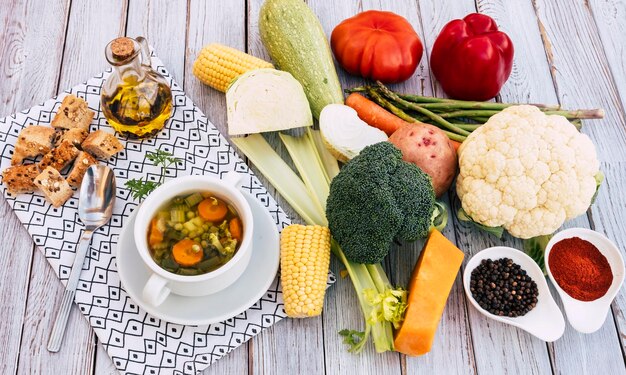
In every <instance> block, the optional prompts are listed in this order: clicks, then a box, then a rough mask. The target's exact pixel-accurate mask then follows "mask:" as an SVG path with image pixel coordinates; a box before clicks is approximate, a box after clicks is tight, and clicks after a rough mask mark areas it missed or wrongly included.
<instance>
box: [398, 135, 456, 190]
mask: <svg viewBox="0 0 626 375" xmlns="http://www.w3.org/2000/svg"><path fill="white" fill-rule="evenodd" d="M389 142H391V143H393V144H394V145H395V146H396V147H397V148H399V149H400V151H402V159H404V160H405V161H407V162H409V163H413V164H415V165H417V166H418V167H420V168H421V169H422V171H424V172H425V173H427V174H428V175H429V176H430V177H431V178H432V180H433V188H434V189H435V195H436V196H437V197H440V196H442V195H443V194H444V193H445V192H446V191H447V190H448V188H449V187H450V184H452V180H454V176H455V175H456V169H457V156H456V151H455V150H454V147H453V146H452V143H451V142H450V140H449V139H448V136H446V134H445V133H444V132H443V131H441V130H440V129H439V128H437V127H435V126H433V125H429V124H423V123H411V124H407V125H405V126H403V127H401V128H400V129H398V130H396V131H395V132H394V133H393V134H392V135H391V137H389Z"/></svg>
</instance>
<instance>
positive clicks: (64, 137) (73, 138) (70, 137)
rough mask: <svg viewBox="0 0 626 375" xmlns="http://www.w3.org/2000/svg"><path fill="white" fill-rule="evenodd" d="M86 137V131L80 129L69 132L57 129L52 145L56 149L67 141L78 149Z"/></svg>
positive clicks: (87, 133)
mask: <svg viewBox="0 0 626 375" xmlns="http://www.w3.org/2000/svg"><path fill="white" fill-rule="evenodd" d="M88 135H89V132H88V131H85V130H83V129H80V128H75V129H69V130H63V129H57V134H56V139H55V142H54V145H55V146H57V147H58V146H59V145H60V144H61V143H62V142H63V141H68V142H71V143H72V144H73V145H74V146H76V147H78V146H80V144H81V143H83V141H84V140H85V138H87V136H88Z"/></svg>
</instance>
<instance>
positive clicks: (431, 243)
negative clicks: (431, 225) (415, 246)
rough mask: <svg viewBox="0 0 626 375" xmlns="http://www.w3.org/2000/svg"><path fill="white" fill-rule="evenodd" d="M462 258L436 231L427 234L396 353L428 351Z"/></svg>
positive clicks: (398, 337) (398, 334)
mask: <svg viewBox="0 0 626 375" xmlns="http://www.w3.org/2000/svg"><path fill="white" fill-rule="evenodd" d="M463 256H464V254H463V252H462V251H461V250H459V249H458V248H457V247H456V246H454V244H453V243H452V242H450V241H448V239H447V238H446V237H444V236H443V234H441V233H440V232H439V231H437V230H436V229H433V230H432V231H431V232H430V234H429V236H428V239H427V240H426V244H425V245H424V249H422V253H421V254H420V257H419V260H418V261H417V265H416V266H415V269H414V270H413V274H412V275H411V281H410V284H409V297H408V307H407V309H406V314H405V317H404V322H403V323H402V326H401V327H400V329H399V330H398V331H397V332H396V337H395V340H394V347H395V350H396V351H398V352H400V353H404V354H406V355H409V356H418V355H423V354H426V353H428V352H429V351H430V348H431V346H432V344H433V341H434V339H435V333H436V332H437V326H438V325H439V321H440V320H441V316H442V314H443V310H444V308H445V306H446V301H447V299H448V295H449V294H450V290H451V289H452V285H453V284H454V279H456V275H457V273H458V272H459V268H460V267H461V263H462V262H463Z"/></svg>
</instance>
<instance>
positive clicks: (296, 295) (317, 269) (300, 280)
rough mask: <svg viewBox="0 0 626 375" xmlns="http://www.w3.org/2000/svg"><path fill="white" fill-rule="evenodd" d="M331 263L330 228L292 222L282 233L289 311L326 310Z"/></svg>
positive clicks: (309, 313)
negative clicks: (325, 300)
mask: <svg viewBox="0 0 626 375" xmlns="http://www.w3.org/2000/svg"><path fill="white" fill-rule="evenodd" d="M329 265H330V230H328V228H327V227H323V226H320V225H299V224H292V225H289V226H288V227H286V228H284V229H283V231H282V233H281V235H280V268H281V274H280V280H281V283H282V285H283V299H284V301H285V313H286V314H287V316H289V317H292V318H306V317H310V316H317V315H319V314H321V313H322V306H323V305H324V294H325V293H326V279H327V276H328V267H329Z"/></svg>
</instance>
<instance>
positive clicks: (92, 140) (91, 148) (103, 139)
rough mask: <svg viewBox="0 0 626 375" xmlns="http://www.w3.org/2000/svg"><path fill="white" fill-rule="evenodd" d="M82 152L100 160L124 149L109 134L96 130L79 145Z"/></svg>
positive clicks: (115, 138) (113, 136)
mask: <svg viewBox="0 0 626 375" xmlns="http://www.w3.org/2000/svg"><path fill="white" fill-rule="evenodd" d="M81 147H82V149H83V150H85V151H87V152H89V153H90V154H92V155H93V156H95V157H97V158H100V159H108V158H110V157H111V156H113V155H115V154H117V153H118V152H120V151H122V150H123V149H124V145H122V143H121V142H120V141H119V140H118V139H117V137H115V135H113V134H111V133H107V132H105V131H104V130H97V131H95V132H93V133H91V134H89V135H88V136H87V139H85V140H84V141H83V143H82V144H81Z"/></svg>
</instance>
